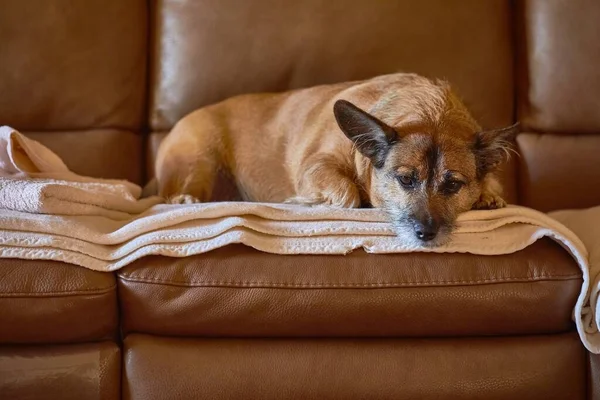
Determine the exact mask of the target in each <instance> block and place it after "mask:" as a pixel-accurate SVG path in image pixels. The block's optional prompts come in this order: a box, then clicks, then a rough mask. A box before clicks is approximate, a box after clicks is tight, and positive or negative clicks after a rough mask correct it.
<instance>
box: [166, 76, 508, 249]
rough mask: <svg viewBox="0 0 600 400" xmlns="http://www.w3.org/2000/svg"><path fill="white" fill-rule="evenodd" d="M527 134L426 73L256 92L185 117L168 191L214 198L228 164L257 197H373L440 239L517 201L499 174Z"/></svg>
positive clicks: (416, 235)
mask: <svg viewBox="0 0 600 400" xmlns="http://www.w3.org/2000/svg"><path fill="white" fill-rule="evenodd" d="M515 133H516V126H512V127H510V128H505V129H501V130H495V131H482V130H481V128H480V126H479V125H478V124H477V123H476V122H475V120H474V119H473V118H472V117H471V116H470V114H469V112H468V111H467V109H466V108H465V106H464V105H463V104H462V103H461V101H460V100H459V99H458V97H457V96H456V95H455V94H454V93H453V92H452V90H451V89H450V86H449V85H448V84H447V83H445V82H440V81H435V82H434V81H431V80H429V79H426V78H423V77H420V76H418V75H414V74H391V75H384V76H379V77H376V78H373V79H369V80H365V81H359V82H347V83H340V84H333V85H323V86H317V87H313V88H308V89H301V90H295V91H290V92H286V93H277V94H253V95H244V96H238V97H234V98H231V99H229V100H226V101H223V102H221V103H218V104H215V105H211V106H208V107H205V108H202V109H199V110H197V111H195V112H192V113H191V114H189V115H187V116H186V117H185V118H183V119H182V120H181V121H180V122H178V123H177V125H176V126H175V127H174V128H173V130H172V132H171V133H170V134H169V135H167V137H166V138H165V140H164V141H163V142H162V144H161V146H160V148H159V150H158V155H157V160H156V177H157V181H158V182H157V183H158V192H159V195H160V196H163V197H165V198H166V199H167V201H168V202H170V203H194V202H203V201H208V200H210V198H211V194H212V191H213V185H214V183H215V179H216V176H217V173H218V172H219V170H223V171H225V172H227V173H229V174H230V175H231V176H232V177H233V179H234V181H235V183H236V185H237V186H238V189H239V190H240V192H241V193H242V196H243V197H244V199H245V200H248V201H258V202H292V203H301V204H329V205H333V206H339V207H359V206H360V205H361V204H363V205H365V204H370V205H372V206H374V207H380V208H383V209H385V210H386V211H387V212H388V213H389V215H390V217H391V220H392V221H393V223H394V224H395V227H396V228H397V231H398V234H400V235H402V236H404V237H405V238H406V239H411V240H415V241H416V242H417V243H420V244H428V245H435V244H441V243H443V242H444V240H445V239H446V238H447V237H448V233H450V232H451V230H452V228H453V225H454V222H455V220H456V217H457V215H458V214H459V213H461V212H464V211H467V210H469V209H471V208H498V207H503V206H505V202H504V200H503V199H502V198H501V193H500V190H501V188H500V185H499V183H498V181H497V179H496V176H495V172H496V169H497V166H498V165H499V164H500V163H501V162H502V161H503V159H504V157H505V156H506V155H507V154H508V150H509V145H510V142H511V141H512V137H513V135H514V134H515Z"/></svg>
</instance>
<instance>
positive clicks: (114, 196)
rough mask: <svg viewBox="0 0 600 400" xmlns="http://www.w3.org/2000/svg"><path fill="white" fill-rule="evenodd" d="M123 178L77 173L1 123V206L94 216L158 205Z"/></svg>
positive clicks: (136, 211) (127, 215) (124, 215)
mask: <svg viewBox="0 0 600 400" xmlns="http://www.w3.org/2000/svg"><path fill="white" fill-rule="evenodd" d="M141 193H142V189H141V187H139V186H138V185H135V184H133V183H131V182H127V181H119V180H110V179H97V178H89V177H84V176H81V175H77V174H75V173H73V172H71V171H69V169H68V168H67V166H66V165H65V164H64V163H63V162H62V160H61V159H60V158H59V157H58V156H57V155H56V154H54V153H53V152H52V151H50V150H49V149H48V148H46V147H45V146H43V145H42V144H41V143H39V142H36V141H34V140H31V139H28V138H26V137H25V136H24V135H22V134H21V133H19V132H17V131H15V130H14V129H12V128H10V127H7V126H2V127H0V208H2V209H5V210H11V211H21V212H27V213H35V214H51V215H93V216H104V217H107V218H111V219H128V218H132V216H133V215H136V214H139V213H141V212H143V211H144V210H146V209H148V208H149V207H151V206H153V205H155V204H158V203H159V202H160V199H159V198H158V197H150V198H145V199H140V195H141Z"/></svg>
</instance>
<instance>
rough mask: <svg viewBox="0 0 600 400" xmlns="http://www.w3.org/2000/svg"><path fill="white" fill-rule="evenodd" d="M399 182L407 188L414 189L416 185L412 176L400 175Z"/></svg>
mask: <svg viewBox="0 0 600 400" xmlns="http://www.w3.org/2000/svg"><path fill="white" fill-rule="evenodd" d="M398 181H399V182H400V184H401V185H402V186H404V187H405V188H412V187H413V186H414V185H415V180H414V179H413V177H412V176H410V175H399V176H398Z"/></svg>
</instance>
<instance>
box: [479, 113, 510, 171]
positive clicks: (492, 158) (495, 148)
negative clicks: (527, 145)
mask: <svg viewBox="0 0 600 400" xmlns="http://www.w3.org/2000/svg"><path fill="white" fill-rule="evenodd" d="M519 132H520V124H519V123H518V122H517V123H516V124H514V125H511V126H509V127H506V128H501V129H494V130H490V131H482V132H478V133H477V134H476V135H475V145H474V147H473V152H474V153H475V160H476V163H477V176H478V177H479V178H483V177H484V176H485V175H486V174H487V173H488V172H491V171H492V170H493V169H494V168H496V167H497V166H498V165H499V164H500V163H502V161H504V160H508V158H509V157H510V152H511V151H512V150H513V146H514V142H515V139H516V136H517V134H518V133H519Z"/></svg>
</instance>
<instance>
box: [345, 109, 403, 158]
mask: <svg viewBox="0 0 600 400" xmlns="http://www.w3.org/2000/svg"><path fill="white" fill-rule="evenodd" d="M333 114H334V115H335V120H336V121H337V123H338V125H339V127H340V129H341V130H342V132H344V134H345V135H346V136H347V137H348V138H349V139H350V140H352V142H354V144H355V145H356V148H357V149H358V151H360V152H361V153H362V154H363V155H364V156H366V157H368V158H370V159H371V162H372V163H373V165H374V166H375V168H381V167H383V164H384V163H385V158H386V156H387V153H388V151H389V149H390V146H391V145H392V144H394V143H396V142H397V141H398V139H399V138H398V133H397V132H396V131H395V130H394V129H393V128H391V127H389V126H388V125H386V124H385V123H384V122H382V121H380V120H379V119H377V118H376V117H374V116H372V115H371V114H369V113H367V112H365V111H363V110H361V109H360V108H358V107H357V106H355V105H354V104H352V103H350V102H349V101H346V100H338V101H336V102H335V104H334V106H333Z"/></svg>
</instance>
